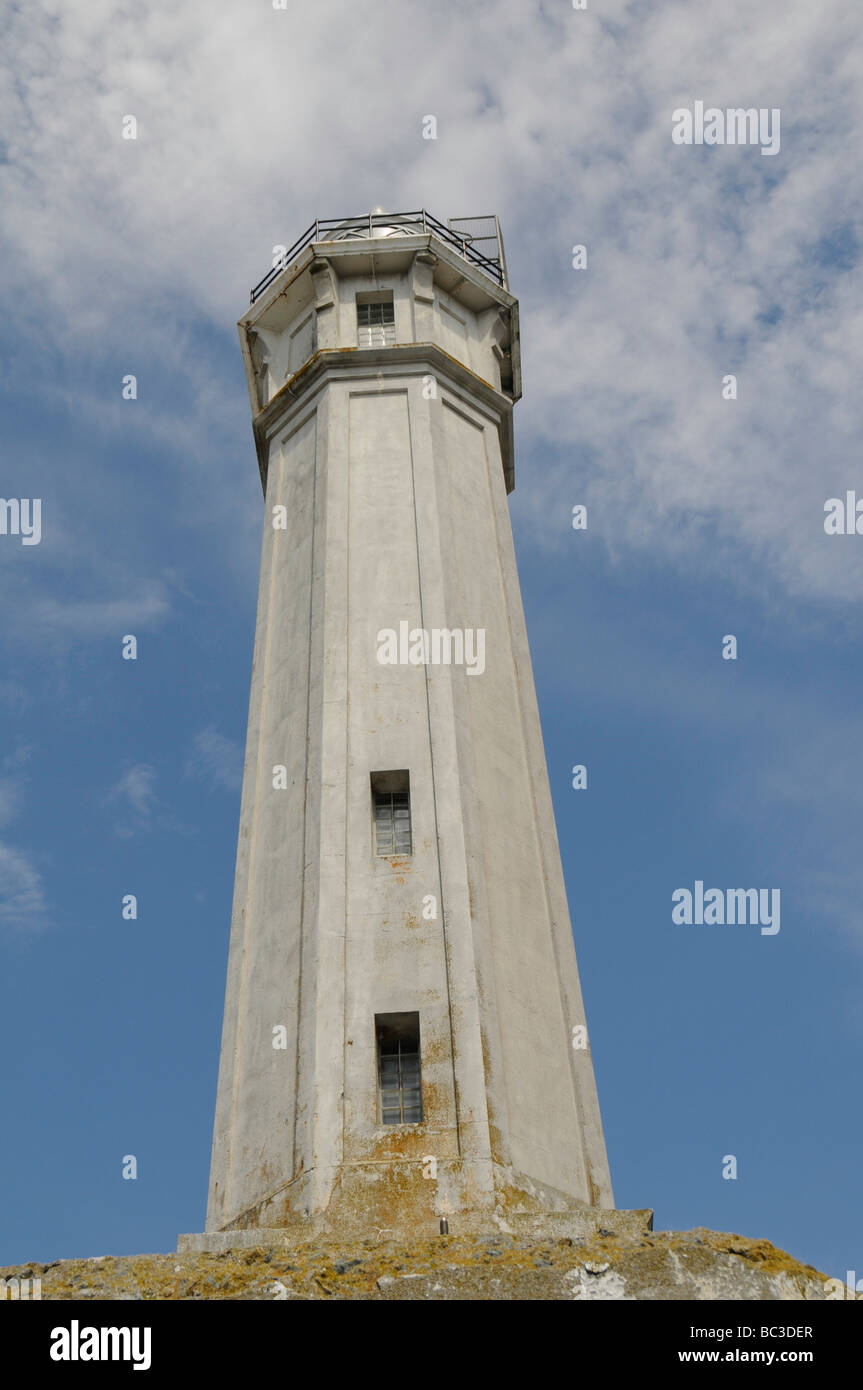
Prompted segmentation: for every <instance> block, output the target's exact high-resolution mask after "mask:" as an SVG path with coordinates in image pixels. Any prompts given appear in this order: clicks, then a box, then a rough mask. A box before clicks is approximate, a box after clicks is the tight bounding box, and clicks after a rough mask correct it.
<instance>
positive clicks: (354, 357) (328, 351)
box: [252, 343, 515, 496]
mask: <svg viewBox="0 0 863 1390" xmlns="http://www.w3.org/2000/svg"><path fill="white" fill-rule="evenodd" d="M405 376H420V377H422V376H432V377H434V378H435V380H436V381H437V382H439V383H441V384H444V383H445V384H446V385H448V386H449V387H450V388H451V389H453V390H455V391H456V393H457V394H462V393H463V394H464V395H465V397H466V398H468V399H469V400H470V401H471V403H472V404H473V405H474V406H476V405H481V406H482V407H484V408H485V410H486V412H487V413H488V414H489V416H490V417H491V418H493V419H494V421H495V423H496V425H497V428H498V432H499V438H500V448H501V458H502V462H503V475H504V481H505V483H506V490H507V492H512V490H513V488H514V486H515V459H514V448H513V423H512V408H513V404H514V401H513V398H512V397H511V396H510V395H508V394H507V393H505V392H503V391H499V390H497V389H496V388H495V387H494V386H493V385H492V384H491V383H490V382H488V381H484V380H483V378H482V377H480V376H478V375H477V374H476V373H475V372H473V371H471V370H470V368H469V367H466V366H465V365H464V364H463V363H462V362H459V361H458V360H457V359H456V358H455V357H452V356H451V355H450V354H449V353H447V352H445V351H444V350H443V348H441V347H439V346H438V344H437V343H404V344H401V343H400V344H397V345H395V346H393V347H384V348H323V349H321V350H319V351H318V352H316V353H315V354H314V355H313V356H312V357H310V358H309V360H308V361H307V362H305V363H304V364H303V366H302V367H301V368H300V370H299V371H298V372H296V373H295V374H294V375H293V376H292V377H290V378H289V379H288V380H287V381H286V382H285V384H284V386H282V387H281V389H280V390H279V391H277V392H276V394H275V396H273V398H272V400H270V401H269V402H268V403H267V405H266V406H264V408H263V409H262V410H260V411H259V413H258V414H257V415H256V416H255V418H254V420H253V422H252V429H253V432H254V436H255V447H256V450H257V455H258V469H259V472H260V475H261V487H262V489H263V491H264V495H265V496H266V491H267V461H268V458H269V453H270V443H271V441H272V439H273V436H274V435H276V434H278V433H279V431H281V430H284V428H285V426H286V425H289V424H290V422H291V420H292V417H294V416H296V415H301V414H302V413H303V411H304V410H306V409H307V408H308V407H309V405H310V404H311V401H312V400H313V398H314V396H315V395H316V394H317V392H318V391H320V390H321V389H322V388H323V387H324V386H325V385H326V384H327V383H328V382H329V381H339V382H344V381H346V380H347V381H351V380H355V381H356V382H357V383H360V382H368V381H369V380H370V379H372V380H377V381H380V382H383V381H389V380H391V379H395V378H404V377H405Z"/></svg>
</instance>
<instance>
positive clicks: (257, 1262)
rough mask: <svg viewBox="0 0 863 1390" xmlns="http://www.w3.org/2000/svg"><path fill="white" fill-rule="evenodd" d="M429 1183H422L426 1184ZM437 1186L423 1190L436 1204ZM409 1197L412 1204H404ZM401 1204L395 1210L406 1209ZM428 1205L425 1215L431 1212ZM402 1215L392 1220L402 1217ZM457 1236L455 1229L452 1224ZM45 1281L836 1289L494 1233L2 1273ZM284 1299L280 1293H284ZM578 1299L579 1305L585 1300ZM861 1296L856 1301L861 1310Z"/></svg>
mask: <svg viewBox="0 0 863 1390" xmlns="http://www.w3.org/2000/svg"><path fill="white" fill-rule="evenodd" d="M419 1181H420V1182H422V1181H423V1180H422V1179H421V1178H420V1179H419ZM435 1186H436V1184H435V1183H434V1182H425V1183H424V1187H425V1189H426V1191H427V1192H428V1194H429V1198H431V1192H430V1191H429V1190H430V1189H434V1187H435ZM406 1195H407V1194H406ZM398 1205H399V1203H398V1202H396V1203H394V1206H395V1207H398ZM424 1205H426V1204H424ZM393 1214H394V1215H395V1212H394V1213H393ZM451 1224H452V1220H451ZM0 1276H2V1277H5V1278H7V1279H9V1278H13V1277H16V1276H17V1277H18V1278H40V1279H41V1280H42V1300H43V1302H44V1301H63V1300H74V1299H86V1300H107V1299H144V1300H164V1301H171V1302H175V1301H181V1300H189V1301H202V1300H209V1299H227V1300H234V1301H238V1300H256V1301H257V1300H259V1301H267V1300H272V1299H274V1298H280V1299H284V1298H288V1299H299V1300H318V1299H335V1300H337V1301H343V1300H366V1301H369V1300H371V1301H376V1300H385V1299H386V1300H406V1299H410V1300H416V1299H419V1300H424V1301H426V1300H427V1301H440V1300H451V1299H457V1300H465V1299H467V1300H483V1301H488V1300H493V1301H501V1302H513V1301H547V1300H549V1299H555V1300H563V1301H570V1300H572V1298H573V1296H578V1297H584V1296H585V1292H586V1293H587V1296H588V1297H590V1286H591V1285H592V1284H593V1283H594V1282H596V1284H597V1292H599V1291H600V1290H599V1285H600V1284H601V1285H602V1286H603V1287H602V1291H601V1292H602V1296H605V1297H611V1298H614V1297H623V1298H626V1299H642V1300H663V1301H664V1300H668V1299H682V1300H686V1299H704V1300H711V1301H712V1300H715V1299H721V1300H735V1299H741V1298H745V1299H746V1300H819V1301H820V1300H824V1299H827V1298H828V1296H829V1292H830V1288H829V1284H828V1277H827V1275H825V1274H821V1273H820V1272H819V1271H818V1270H816V1269H813V1268H812V1266H811V1265H803V1264H800V1263H799V1261H797V1260H795V1259H794V1258H793V1257H792V1256H791V1255H788V1254H786V1252H785V1251H782V1250H778V1249H776V1247H775V1246H772V1245H771V1244H770V1243H769V1242H768V1241H766V1240H750V1239H747V1238H746V1237H743V1236H736V1235H728V1234H722V1233H718V1232H715V1231H708V1230H703V1229H696V1230H693V1231H683V1232H680V1231H662V1232H658V1233H649V1234H645V1235H641V1236H637V1237H626V1238H624V1237H601V1236H597V1237H595V1238H593V1239H590V1240H585V1241H573V1240H570V1239H566V1238H563V1239H537V1238H535V1237H534V1238H532V1237H521V1238H520V1237H518V1236H510V1235H506V1234H504V1233H502V1232H497V1233H495V1232H491V1231H490V1232H489V1233H487V1234H485V1235H480V1236H465V1235H458V1234H457V1233H455V1234H453V1235H449V1236H429V1237H420V1238H417V1239H413V1240H410V1241H398V1240H391V1239H387V1238H386V1237H377V1236H369V1237H362V1236H361V1237H357V1238H353V1239H350V1238H343V1239H338V1240H336V1239H333V1238H332V1237H326V1238H321V1239H318V1240H314V1241H302V1240H301V1239H298V1240H297V1242H296V1244H292V1245H291V1246H290V1247H288V1248H287V1249H284V1248H276V1247H273V1246H270V1247H269V1248H268V1247H267V1245H266V1244H265V1243H264V1244H262V1245H261V1246H255V1247H253V1248H251V1249H246V1250H241V1249H233V1250H229V1251H225V1252H222V1253H220V1254H217V1255H216V1254H180V1255H178V1254H165V1255H161V1254H159V1255H130V1256H120V1257H114V1256H105V1257H99V1258H91V1259H80V1260H56V1261H53V1262H50V1263H47V1264H42V1263H36V1262H31V1263H29V1264H26V1265H15V1266H11V1267H9V1268H6V1269H0ZM277 1284H278V1285H280V1286H281V1290H282V1291H283V1292H282V1291H280V1290H279V1289H276V1288H275V1286H276V1285H277ZM577 1290H581V1291H582V1292H581V1293H580V1294H577V1293H576V1291H577ZM860 1297H861V1295H858V1299H859V1298H860Z"/></svg>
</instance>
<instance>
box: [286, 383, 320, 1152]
mask: <svg viewBox="0 0 863 1390" xmlns="http://www.w3.org/2000/svg"><path fill="white" fill-rule="evenodd" d="M312 418H313V420H314V428H315V461H314V467H313V469H312V538H311V554H310V556H309V562H310V574H309V622H308V642H307V643H306V653H307V661H306V682H305V685H306V736H305V745H304V750H303V752H304V761H303V850H302V873H301V876H300V932H299V937H300V939H299V951H298V962H297V1014H296V1017H297V1023H296V1045H295V1051H294V1112H293V1113H294V1124H293V1134H292V1137H291V1170H290V1171H291V1176H292V1178H293V1176H294V1175H295V1174H296V1171H297V1118H298V1114H299V1108H300V1039H301V1037H302V1022H303V956H304V954H305V952H304V949H303V948H304V944H305V937H306V925H307V924H306V873H307V868H306V847H307V844H308V837H309V729H310V725H311V707H312V614H313V612H314V602H315V537H316V533H317V529H318V528H317V522H318V513H317V508H318V458H319V454H320V447H319V446H320V440H319V433H320V431H319V420H320V411H319V407H318V404H317V403H316V405H315V410H314V415H313V416H312ZM321 718H323V706H322V708H321ZM322 781H323V779H322ZM321 795H322V796H323V787H322V788H321ZM319 809H320V808H319ZM318 903H319V905H320V892H319V893H318ZM315 1014H316V1015H317V1010H315ZM316 1062H317V1037H315V1063H316Z"/></svg>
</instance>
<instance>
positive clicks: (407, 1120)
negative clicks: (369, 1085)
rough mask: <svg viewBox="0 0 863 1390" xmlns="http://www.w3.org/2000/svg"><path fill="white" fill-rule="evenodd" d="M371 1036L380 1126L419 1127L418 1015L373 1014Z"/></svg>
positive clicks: (420, 1103) (420, 1104)
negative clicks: (376, 1066) (375, 1064)
mask: <svg viewBox="0 0 863 1390" xmlns="http://www.w3.org/2000/svg"><path fill="white" fill-rule="evenodd" d="M375 1036H376V1039H377V1054H378V1106H379V1112H380V1123H381V1124H384V1125H415V1124H420V1123H421V1122H422V1117H423V1099H422V1077H421V1074H420V1016H419V1014H418V1013H413V1014H410V1013H407V1014H375Z"/></svg>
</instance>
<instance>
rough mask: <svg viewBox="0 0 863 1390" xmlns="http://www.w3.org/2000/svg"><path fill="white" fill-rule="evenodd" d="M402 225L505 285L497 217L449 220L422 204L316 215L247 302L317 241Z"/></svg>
mask: <svg viewBox="0 0 863 1390" xmlns="http://www.w3.org/2000/svg"><path fill="white" fill-rule="evenodd" d="M452 222H468V223H474V222H478V223H489V224H493V228H492V229H491V230H489V231H488V232H486V233H483V234H482V235H476V234H472V233H470V232H468V231H467V230H466V229H464V228H462V229H461V230H459V229H458V228H457V227H453V226H452V225H451V223H452ZM390 227H403V228H404V229H405V232H406V234H410V233H411V232H430V233H431V234H432V235H433V236H436V237H438V238H439V239H440V240H441V241H443V242H446V244H447V245H448V246H452V247H454V248H455V250H456V251H457V252H458V253H459V255H460V256H464V258H465V260H466V261H470V262H471V263H472V264H473V265H476V266H479V268H480V270H482V271H484V272H485V274H486V275H488V276H490V277H491V279H492V280H495V281H497V283H498V284H499V285H502V286H503V288H504V289H506V288H507V279H506V262H505V260H504V255H503V241H502V240H501V235H500V225H499V223H498V220H497V217H495V216H494V214H490V215H488V216H484V217H472V218H467V217H458V218H452V219H451V222H450V223H446V222H441V221H440V220H439V219H438V218H437V217H433V216H432V215H431V213H430V212H426V210H425V208H422V209H421V210H420V211H419V212H369V213H366V214H365V215H364V216H363V217H348V218H336V217H330V218H325V219H321V218H318V219H317V220H316V221H314V222H313V223H312V225H311V226H310V227H308V228H307V229H306V231H304V232H303V234H302V236H301V237H298V238H297V240H296V241H295V242H294V244H293V246H291V247H289V248H288V250H287V251H285V253H284V254H283V255H282V256H280V257H279V260H278V263H277V264H276V265H274V266H273V268H272V270H270V271H268V273H267V274H266V275H265V276H264V278H263V280H260V281H259V282H258V284H257V285H255V288H254V289H253V290H252V293H251V303H252V304H254V302H255V300H256V299H259V298H260V297H261V295H262V294H263V293H264V290H265V289H267V287H268V286H269V285H271V284H272V283H273V281H274V280H275V279H276V277H277V276H279V275H281V273H282V271H283V270H285V269H286V268H287V267H288V266H289V265H290V264H291V262H292V261H294V260H295V259H296V258H297V256H298V255H299V254H300V252H301V251H303V250H305V248H306V247H307V246H309V245H311V243H312V242H317V241H351V240H354V239H358V240H359V239H361V238H364V237H373V236H374V235H375V229H376V228H380V229H383V228H390ZM478 241H482V242H484V243H488V242H490V243H492V250H494V251H495V252H496V254H493V255H486V254H485V252H483V251H480V250H479V248H478V246H477V245H476V243H477V242H478Z"/></svg>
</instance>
